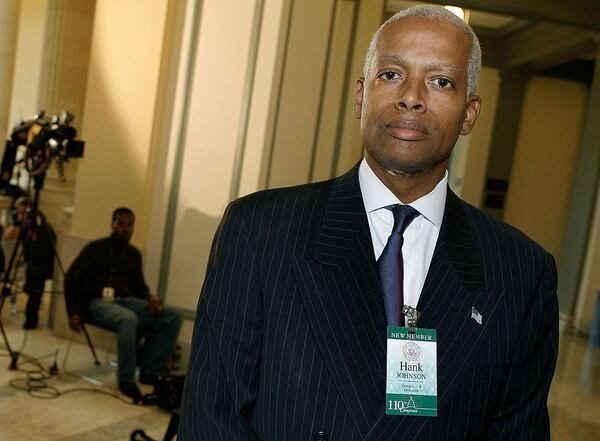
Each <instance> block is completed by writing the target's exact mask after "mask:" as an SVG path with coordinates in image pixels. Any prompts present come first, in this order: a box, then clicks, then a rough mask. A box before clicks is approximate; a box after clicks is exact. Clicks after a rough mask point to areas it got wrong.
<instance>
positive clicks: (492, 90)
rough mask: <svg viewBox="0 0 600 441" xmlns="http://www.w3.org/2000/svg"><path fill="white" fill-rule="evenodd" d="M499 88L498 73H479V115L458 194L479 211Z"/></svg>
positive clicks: (488, 71)
mask: <svg viewBox="0 0 600 441" xmlns="http://www.w3.org/2000/svg"><path fill="white" fill-rule="evenodd" d="M499 87H500V74H499V72H498V70H497V69H491V68H486V67H484V68H483V69H482V70H481V82H480V84H479V92H478V94H479V96H480V97H481V111H480V113H479V118H478V119H477V123H476V124H475V128H474V129H473V131H472V132H471V134H470V135H469V144H468V148H469V149H468V155H467V158H466V164H465V170H464V176H463V180H462V192H461V197H462V198H463V199H464V200H465V201H467V202H469V203H470V204H473V205H475V206H476V207H481V202H482V201H481V198H482V195H483V189H484V185H485V171H486V164H487V159H488V154H489V151H490V140H491V137H492V130H493V128H494V114H495V113H496V103H497V101H498V90H499Z"/></svg>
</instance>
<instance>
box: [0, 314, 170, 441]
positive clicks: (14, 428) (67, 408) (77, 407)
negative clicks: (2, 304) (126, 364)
mask: <svg viewBox="0 0 600 441" xmlns="http://www.w3.org/2000/svg"><path fill="white" fill-rule="evenodd" d="M2 315H3V317H4V318H5V320H4V322H3V323H4V326H5V329H6V331H7V336H8V339H9V343H10V345H11V347H12V348H13V350H19V351H21V352H22V353H23V354H27V355H28V356H31V357H38V358H41V357H44V356H47V357H45V358H42V359H41V360H40V361H41V363H42V365H43V366H44V367H46V368H49V367H51V366H52V365H53V363H54V360H55V356H54V354H55V353H56V351H57V350H58V360H57V365H58V368H59V372H58V374H57V375H54V376H51V377H50V378H48V379H45V380H43V381H44V383H43V384H41V382H39V381H36V378H39V375H40V374H39V373H36V372H30V373H29V374H28V373H27V371H36V370H38V369H37V367H36V366H35V365H34V364H32V363H28V362H27V356H25V355H22V356H20V357H19V370H17V371H11V370H9V369H8V366H9V364H10V358H9V356H8V353H7V351H6V350H5V349H4V341H3V339H1V338H0V415H1V417H0V441H34V440H35V441H40V440H44V441H45V440H56V441H58V440H60V441H76V440H77V441H80V440H86V441H101V440H102V441H108V440H129V436H130V433H131V432H132V431H133V430H136V429H143V430H144V431H145V432H146V433H147V434H148V435H149V436H151V437H152V438H154V439H156V440H161V441H162V439H163V436H164V434H165V431H166V428H167V425H168V423H169V419H170V415H169V413H167V412H164V411H162V410H160V409H158V408H157V407H156V406H139V405H137V406H136V405H133V404H128V403H125V402H124V401H121V399H119V394H118V393H117V392H116V390H115V387H116V380H115V378H116V376H115V369H114V368H112V367H110V366H109V365H107V364H106V363H104V366H101V367H99V368H97V367H94V366H93V359H92V357H91V353H90V351H89V349H88V347H87V346H83V345H79V344H73V345H72V349H71V352H70V354H69V360H68V365H67V368H68V369H69V371H72V372H76V373H80V374H87V375H90V376H93V377H95V378H97V379H99V380H101V381H103V382H105V385H104V386H102V387H99V386H94V385H92V384H89V383H86V382H84V381H82V380H81V379H79V378H77V377H76V376H74V375H71V374H67V373H65V372H64V371H63V369H62V361H63V357H64V354H65V350H66V347H67V345H68V341H67V340H64V339H60V338H56V337H54V336H53V335H52V332H51V331H50V330H49V329H48V328H46V327H40V328H39V329H36V330H34V331H29V332H28V333H27V335H26V334H25V332H24V331H23V330H22V329H21V328H20V325H21V323H22V314H17V315H15V316H10V315H9V316H7V315H6V314H2ZM25 339H26V340H25ZM99 355H100V358H101V360H102V361H105V358H103V355H104V354H99ZM28 377H29V379H28ZM11 382H12V384H13V385H11ZM14 385H16V386H19V387H20V388H18V387H15V386H14ZM44 385H47V387H44ZM150 391H151V388H149V387H146V388H144V389H143V390H142V392H145V393H149V392H150Z"/></svg>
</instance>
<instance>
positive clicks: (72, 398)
mask: <svg viewBox="0 0 600 441" xmlns="http://www.w3.org/2000/svg"><path fill="white" fill-rule="evenodd" d="M6 309H7V308H5V310H6ZM3 316H4V318H5V320H4V325H5V328H6V330H7V334H8V338H9V342H10V344H11V345H12V346H13V349H18V350H20V351H22V352H23V353H24V354H27V355H30V356H32V357H38V358H40V357H44V356H47V357H46V358H43V359H42V360H41V362H42V364H43V366H45V367H50V366H52V364H53V363H54V353H55V352H56V351H57V350H58V351H59V354H58V367H59V373H58V374H57V375H56V376H52V377H51V378H49V379H47V380H45V381H46V383H47V385H48V386H49V387H47V388H43V387H41V388H38V389H35V390H32V391H27V390H22V389H17V388H15V387H13V386H11V385H10V382H11V381H13V382H17V384H18V385H20V386H26V384H27V372H25V370H34V369H35V366H34V365H32V364H30V363H26V357H25V356H21V357H20V359H19V360H20V366H19V367H20V370H18V371H10V370H8V365H9V357H8V355H7V353H6V351H5V350H3V349H0V415H1V417H0V441H34V440H36V441H40V440H44V441H46V440H48V441H50V440H53V441H58V440H60V441H76V440H78V441H79V440H86V441H109V440H110V441H116V440H129V434H130V433H131V431H133V430H135V429H144V430H145V431H146V433H147V434H148V435H149V436H151V437H152V438H155V439H157V440H162V439H163V436H164V433H165V431H166V427H167V425H168V422H169V417H170V416H169V414H168V413H166V412H163V411H161V410H159V409H157V408H156V407H154V406H146V407H144V406H134V405H131V404H126V403H124V402H122V401H120V400H119V399H117V398H115V397H113V396H111V395H110V394H116V393H115V390H114V388H115V373H114V370H113V368H110V367H106V366H104V367H100V368H94V367H93V366H92V359H91V355H90V352H89V349H88V348H87V347H86V346H83V345H78V344H74V345H73V346H72V349H71V354H70V355H69V363H68V368H69V370H70V371H75V372H77V373H80V374H88V375H91V376H94V377H95V378H98V379H100V380H102V381H105V382H106V383H107V384H106V386H104V387H101V388H99V387H94V386H92V385H90V384H88V383H85V382H83V381H81V380H80V379H78V378H77V377H74V376H72V375H69V374H66V373H65V372H63V369H62V359H63V356H64V354H65V350H66V347H67V344H68V341H65V340H64V339H60V338H56V337H54V336H53V335H52V332H51V331H50V330H48V329H47V328H45V327H41V328H40V329H37V330H35V331H30V332H29V333H28V334H27V335H26V334H25V332H24V331H23V330H21V328H20V325H21V323H22V321H23V319H22V314H17V315H10V314H8V313H7V311H4V314H3ZM25 338H26V340H25ZM3 347H4V344H3V341H2V340H0V348H3ZM49 354H50V356H48V355H49ZM101 358H102V357H101ZM103 360H104V359H103ZM30 375H35V374H34V373H33V374H30ZM29 384H33V385H34V386H35V384H36V382H35V381H33V383H32V382H31V381H30V383H29ZM99 390H101V391H104V392H105V393H101V392H99ZM57 392H58V393H60V395H59V396H57V397H53V396H52V395H54V394H56V393H57ZM145 392H149V390H148V389H145ZM34 395H35V396H34ZM549 409H550V421H551V425H552V440H553V441H600V349H596V348H592V347H590V346H589V345H588V343H587V340H586V339H584V338H581V337H577V336H574V335H569V334H564V333H563V334H562V335H561V344H560V355H559V360H558V368H557V373H556V375H555V378H554V382H553V386H552V390H551V395H550V400H549Z"/></svg>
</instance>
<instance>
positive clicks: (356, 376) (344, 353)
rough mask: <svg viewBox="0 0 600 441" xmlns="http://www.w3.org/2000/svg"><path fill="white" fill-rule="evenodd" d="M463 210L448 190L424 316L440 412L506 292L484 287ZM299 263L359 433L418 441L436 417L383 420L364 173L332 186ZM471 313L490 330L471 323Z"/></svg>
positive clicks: (324, 349)
mask: <svg viewBox="0 0 600 441" xmlns="http://www.w3.org/2000/svg"><path fill="white" fill-rule="evenodd" d="M462 204H463V203H462V202H461V201H460V200H459V199H458V197H457V196H456V195H454V194H453V193H452V192H451V191H449V192H448V197H447V201H446V209H445V213H444V221H443V222H442V228H441V231H440V236H439V239H438V243H437V244H436V248H435V251H434V255H433V259H432V262H431V265H430V269H429V272H428V274H427V278H426V281H425V286H424V288H423V292H422V293H421V296H420V300H419V304H418V308H417V309H418V310H419V311H420V312H421V314H422V315H421V318H420V320H419V326H420V327H424V328H425V327H426V328H433V329H436V330H437V335H438V412H439V413H442V412H444V405H445V404H446V403H447V401H448V400H449V398H450V397H451V395H452V392H453V391H454V390H455V389H456V387H457V385H458V384H460V380H461V375H462V372H463V371H464V369H463V368H464V367H466V366H468V365H469V362H470V360H471V358H472V356H473V354H475V353H476V352H477V350H478V349H479V348H480V346H481V344H482V343H483V342H484V341H485V338H486V336H487V334H488V331H489V329H490V327H491V325H492V323H493V320H494V317H495V315H496V312H497V310H498V308H497V306H498V305H499V304H500V302H501V299H502V295H501V293H491V292H489V291H486V290H485V289H484V276H483V271H482V267H481V257H480V253H479V248H478V245H477V241H476V240H475V238H474V237H473V235H472V232H471V230H470V228H469V224H468V222H467V218H466V215H465V211H464V207H463V205H462ZM307 249H308V250H310V251H309V252H308V253H307V254H306V255H303V256H297V257H295V258H293V266H294V271H295V274H296V278H297V280H298V285H299V291H300V294H301V298H302V301H303V303H304V306H305V308H306V312H307V315H308V317H309V322H310V326H311V328H312V329H313V331H314V334H315V339H316V341H317V344H318V345H319V348H320V350H321V354H322V356H323V358H324V360H325V362H326V364H327V367H328V370H329V372H330V374H331V375H332V378H333V380H334V382H335V384H336V386H337V389H338V391H339V394H340V396H341V397H342V399H343V401H344V403H345V405H346V408H347V409H348V411H349V413H350V415H351V416H352V418H353V420H354V423H355V425H356V427H357V430H358V431H359V433H360V434H361V436H362V437H363V438H364V439H365V440H368V441H372V440H373V441H374V440H384V439H392V438H393V439H397V440H404V441H410V440H414V439H417V438H418V435H419V433H420V432H421V431H422V429H423V428H425V427H426V426H427V425H428V424H430V422H431V418H424V417H419V418H415V417H398V416H386V415H385V407H384V403H385V370H386V366H385V362H386V340H385V338H386V326H387V323H386V318H385V309H384V305H383V297H382V293H381V285H380V283H379V278H378V272H377V266H376V262H375V258H374V252H373V246H372V241H371V237H370V232H369V227H368V220H367V217H366V214H365V211H364V205H363V201H362V196H361V193H360V187H359V184H358V167H355V168H353V169H352V170H351V171H350V172H348V173H347V174H346V175H344V176H342V177H340V178H338V179H336V180H335V181H334V182H333V184H332V187H331V191H330V195H329V199H328V201H327V206H326V207H325V209H324V214H323V218H322V222H321V225H320V228H319V231H318V232H317V233H316V235H315V240H314V243H313V244H312V246H309V247H307ZM472 308H475V309H476V310H477V311H478V313H479V314H481V316H482V324H479V323H478V322H477V321H476V320H475V319H473V318H471V315H472V312H473V311H472Z"/></svg>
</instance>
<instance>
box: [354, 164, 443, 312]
mask: <svg viewBox="0 0 600 441" xmlns="http://www.w3.org/2000/svg"><path fill="white" fill-rule="evenodd" d="M358 181H359V183H360V191H361V193H362V198H363V203H364V205H365V211H366V213H367V217H368V219H369V229H370V230H371V238H372V240H373V250H374V251H375V259H379V256H380V255H381V253H382V252H383V249H384V248H385V245H386V243H387V240H388V237H389V236H390V234H391V233H392V228H393V226H394V215H393V214H392V212H391V210H389V209H388V208H386V207H389V206H390V205H394V204H403V202H402V201H400V200H399V199H398V198H397V197H396V196H395V195H394V193H392V192H391V190H390V189H389V188H387V187H386V186H385V185H384V184H383V183H382V182H381V181H380V180H379V178H378V177H377V176H376V175H375V173H373V170H371V167H370V166H369V164H367V161H366V159H364V158H363V160H362V162H361V164H360V167H359V169H358ZM447 186H448V171H446V173H445V174H444V177H443V178H442V180H441V181H440V182H438V184H437V185H436V186H435V188H434V189H433V190H432V191H431V192H429V193H428V194H426V195H425V196H422V197H420V198H419V199H417V200H416V201H413V202H411V203H410V204H409V205H410V206H411V207H413V208H415V209H416V210H417V211H418V212H419V213H420V215H419V216H417V217H416V218H415V219H414V220H413V221H412V222H411V223H410V225H409V226H408V227H407V228H406V230H405V231H404V244H403V245H402V257H403V260H404V304H405V305H410V306H412V307H415V308H416V307H417V303H418V302H419V297H420V296H421V291H422V290H423V285H424V284H425V277H426V276H427V271H429V265H430V264H431V259H432V257H433V251H434V249H435V244H436V242H437V239H438V236H439V234H440V227H441V225H442V218H443V217H444V208H445V206H446V193H447Z"/></svg>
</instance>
